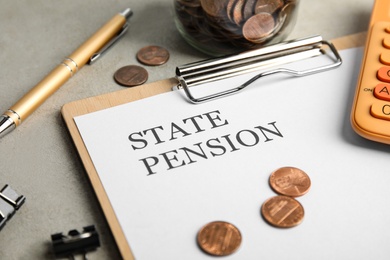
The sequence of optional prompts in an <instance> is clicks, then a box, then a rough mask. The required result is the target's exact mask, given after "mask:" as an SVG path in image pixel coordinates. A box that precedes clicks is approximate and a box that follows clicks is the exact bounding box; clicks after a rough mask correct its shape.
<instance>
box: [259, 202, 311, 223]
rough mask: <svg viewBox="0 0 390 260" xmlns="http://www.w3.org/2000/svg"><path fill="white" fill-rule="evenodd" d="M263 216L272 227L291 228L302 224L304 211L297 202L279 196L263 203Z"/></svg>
mask: <svg viewBox="0 0 390 260" xmlns="http://www.w3.org/2000/svg"><path fill="white" fill-rule="evenodd" d="M261 214H262V216H263V218H264V219H265V220H266V221H267V222H268V223H269V224H271V225H272V226H275V227H280V228H289V227H294V226H297V225H299V224H300V223H301V222H302V220H303V217H304V209H303V207H302V205H301V204H300V203H299V202H298V201H297V200H295V199H293V198H290V197H287V196H280V195H279V196H275V197H272V198H270V199H268V200H267V201H266V202H264V203H263V205H262V207H261Z"/></svg>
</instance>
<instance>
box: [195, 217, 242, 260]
mask: <svg viewBox="0 0 390 260" xmlns="http://www.w3.org/2000/svg"><path fill="white" fill-rule="evenodd" d="M197 240H198V245H199V246H200V248H201V249H202V250H203V251H204V252H206V253H208V254H210V255H215V256H226V255H230V254H232V253H233V252H235V251H236V250H237V249H238V248H239V246H240V244H241V240H242V237H241V233H240V231H239V230H238V228H236V227H235V226H234V225H232V224H230V223H227V222H224V221H215V222H210V223H209V224H207V225H205V226H203V227H202V228H201V229H200V231H199V232H198V238H197Z"/></svg>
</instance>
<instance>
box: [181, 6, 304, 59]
mask: <svg viewBox="0 0 390 260" xmlns="http://www.w3.org/2000/svg"><path fill="white" fill-rule="evenodd" d="M298 3H299V0H174V6H175V23H176V27H177V29H178V30H179V32H180V34H181V35H182V36H183V38H184V39H185V40H186V41H187V42H188V43H189V44H190V45H192V46H193V47H195V48H197V49H199V50H200V51H202V52H204V53H207V54H209V55H212V56H221V55H225V54H231V53H236V52H240V51H244V50H248V49H254V48H258V47H261V46H264V45H266V44H270V43H276V42H280V41H282V40H284V39H285V38H286V37H287V35H288V34H289V33H290V32H291V30H292V28H293V26H294V24H295V20H296V14H297V6H298Z"/></svg>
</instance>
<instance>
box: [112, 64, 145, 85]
mask: <svg viewBox="0 0 390 260" xmlns="http://www.w3.org/2000/svg"><path fill="white" fill-rule="evenodd" d="M114 79H115V81H116V82H117V83H118V84H120V85H122V86H126V87H134V86H138V85H141V84H143V83H145V82H146V81H147V80H148V72H147V71H146V70H145V69H144V68H142V67H140V66H136V65H128V66H124V67H122V68H120V69H118V70H117V71H116V72H115V74H114Z"/></svg>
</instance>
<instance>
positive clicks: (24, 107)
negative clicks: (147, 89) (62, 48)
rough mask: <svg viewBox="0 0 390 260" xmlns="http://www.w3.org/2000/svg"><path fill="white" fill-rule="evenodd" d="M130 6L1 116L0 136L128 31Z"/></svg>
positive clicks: (130, 13)
mask: <svg viewBox="0 0 390 260" xmlns="http://www.w3.org/2000/svg"><path fill="white" fill-rule="evenodd" d="M131 15H132V11H131V9H130V8H127V9H126V10H124V11H123V12H120V13H118V14H117V15H115V16H114V17H113V18H112V19H111V20H109V21H108V22H107V23H106V24H105V25H103V27H102V28H100V29H99V30H98V31H97V32H96V33H95V34H94V35H92V36H91V37H90V38H89V39H88V40H87V41H86V42H84V43H83V44H82V45H81V46H80V47H79V48H77V49H76V50H75V51H74V52H73V53H72V54H71V55H69V57H67V58H65V59H64V61H63V62H62V63H61V64H59V65H58V66H57V67H56V68H54V69H53V70H52V71H51V72H50V73H49V74H48V75H47V76H46V77H45V78H44V79H43V80H41V81H40V82H39V83H38V84H37V85H36V86H35V87H34V88H32V89H31V90H30V91H29V92H28V93H27V94H25V95H24V96H23V97H22V98H21V99H20V100H19V101H18V102H16V104H14V105H13V106H12V107H10V108H9V109H8V110H7V111H6V112H5V113H4V114H3V115H1V116H0V137H2V136H3V135H5V134H7V133H8V132H10V131H12V130H13V129H15V128H16V127H17V126H18V125H20V123H21V122H22V121H24V120H25V119H26V118H27V117H28V116H29V115H30V114H31V113H32V112H33V111H34V110H36V109H37V108H38V107H39V106H40V105H41V104H42V103H43V102H44V101H45V100H46V99H47V98H48V97H50V96H51V95H52V94H53V93H54V92H55V91H56V90H57V89H59V88H60V87H61V86H62V85H63V84H64V83H65V82H66V81H67V80H68V79H69V78H71V77H72V76H73V75H74V74H75V73H76V72H77V71H78V70H79V69H81V67H83V66H84V65H85V64H86V63H92V62H94V61H95V60H96V59H97V58H98V57H99V56H100V55H101V54H102V53H103V52H104V51H105V50H107V49H108V48H109V47H110V46H112V44H113V43H114V42H115V41H116V40H117V39H119V37H121V36H122V35H123V34H124V33H125V32H126V30H127V19H128V18H129V17H130V16H131Z"/></svg>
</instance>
